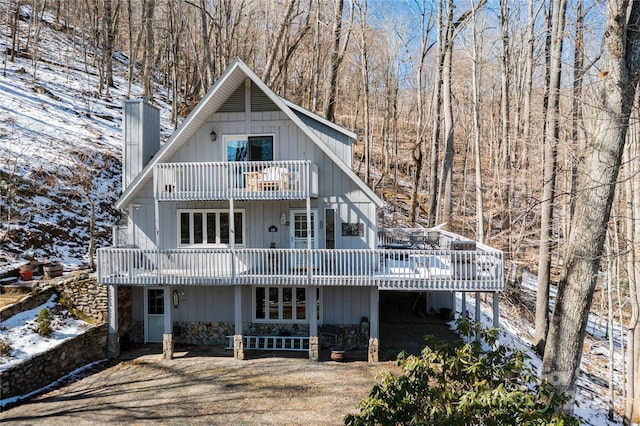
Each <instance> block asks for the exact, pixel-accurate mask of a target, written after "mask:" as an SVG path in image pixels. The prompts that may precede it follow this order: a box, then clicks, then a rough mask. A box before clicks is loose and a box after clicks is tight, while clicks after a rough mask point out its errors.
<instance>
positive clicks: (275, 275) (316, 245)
mask: <svg viewBox="0 0 640 426" xmlns="http://www.w3.org/2000/svg"><path fill="white" fill-rule="evenodd" d="M123 108H124V161H123V193H122V195H121V197H120V198H119V200H118V201H117V205H116V207H117V208H118V209H120V210H122V211H123V212H125V213H126V214H125V215H124V217H125V218H126V223H125V224H124V225H121V226H120V227H119V228H117V229H118V231H117V232H116V233H115V234H116V237H115V238H114V240H115V241H114V247H109V248H103V249H100V250H98V274H99V281H100V282H101V283H102V284H105V285H108V286H109V292H108V294H109V326H110V327H109V330H110V339H109V350H110V352H111V353H112V354H117V353H118V352H119V340H120V338H124V336H126V338H127V339H129V340H132V341H135V342H141V343H142V342H162V343H163V353H164V355H165V356H166V357H171V356H172V354H173V348H174V343H187V344H202V345H225V344H228V345H229V348H232V349H233V351H234V356H235V357H236V358H238V359H242V358H243V357H244V351H245V350H250V349H273V350H277V349H280V350H301V351H308V352H309V357H310V358H311V359H315V360H317V359H318V353H319V352H318V351H319V347H320V344H321V339H320V337H321V335H322V331H323V330H327V329H328V330H329V331H331V332H330V333H327V336H328V338H329V337H334V338H335V337H336V336H337V339H336V340H340V342H339V343H338V342H337V341H334V342H333V343H331V344H333V345H336V344H341V345H343V346H356V345H361V346H364V348H365V349H368V353H369V359H370V360H371V361H375V360H377V356H378V344H379V340H378V339H379V308H380V292H383V291H389V292H393V291H396V292H397V291H407V292H408V291H413V292H427V293H429V295H430V297H428V298H426V299H425V300H427V302H426V303H429V306H428V307H426V308H427V309H428V310H431V311H437V310H439V309H440V308H445V309H453V301H454V298H453V294H454V292H455V291H473V292H478V291H482V292H491V293H494V295H495V294H496V293H497V292H498V291H500V290H501V289H502V286H503V266H502V264H503V260H502V253H501V252H500V251H496V250H493V249H491V248H489V247H486V246H482V245H479V244H476V243H475V242H469V241H458V240H462V239H461V238H460V237H458V236H456V235H454V234H450V233H446V232H439V231H426V230H417V231H416V230H414V231H406V230H399V229H396V230H381V229H380V230H379V229H378V227H377V223H376V222H377V213H378V210H379V208H381V207H382V206H383V201H382V200H381V199H380V198H379V197H378V196H377V195H376V194H375V193H374V192H373V191H372V190H371V189H370V188H369V187H368V186H367V185H365V184H364V182H363V181H362V180H360V179H359V178H358V177H357V175H356V174H355V173H354V172H353V171H352V167H351V166H352V154H353V152H352V145H353V144H354V143H355V141H356V135H355V134H354V133H353V132H351V131H349V130H346V129H344V128H342V127H340V126H338V125H336V124H334V123H331V122H329V121H327V120H325V119H323V118H321V117H319V116H317V115H315V114H313V113H311V112H309V111H307V110H305V109H303V108H301V107H299V106H297V105H294V104H292V103H291V102H288V101H286V100H284V99H282V98H281V97H279V96H277V95H276V94H275V93H274V92H273V91H272V90H270V89H269V88H268V87H267V86H266V85H265V84H264V83H263V82H262V81H261V80H260V79H259V78H258V77H257V76H256V75H255V74H254V72H253V71H252V70H250V69H249V68H248V66H247V65H246V64H244V63H243V62H242V61H240V60H236V61H235V62H233V64H232V65H231V66H230V67H229V68H228V69H227V71H226V72H225V73H224V74H223V75H222V76H221V77H220V79H219V80H218V81H217V82H216V83H215V85H214V86H213V87H212V88H211V90H210V91H209V92H208V93H207V95H206V96H205V97H204V98H203V99H202V100H201V102H200V103H199V104H198V105H197V106H196V107H195V109H194V110H193V111H192V112H191V114H190V115H189V116H188V117H187V118H186V119H185V120H184V122H183V123H182V125H181V126H180V127H179V128H178V129H177V130H176V131H175V132H174V133H173V135H172V136H171V137H170V138H169V139H168V140H167V142H166V143H164V144H163V145H162V146H161V145H160V137H159V134H160V128H159V111H158V109H157V108H156V107H155V106H153V105H151V104H149V103H147V102H146V101H145V100H144V99H137V100H127V101H125V102H124V107H123ZM123 241H124V242H123ZM495 300H497V299H495ZM494 305H495V307H496V308H497V303H494ZM336 330H340V332H339V333H338V332H336Z"/></svg>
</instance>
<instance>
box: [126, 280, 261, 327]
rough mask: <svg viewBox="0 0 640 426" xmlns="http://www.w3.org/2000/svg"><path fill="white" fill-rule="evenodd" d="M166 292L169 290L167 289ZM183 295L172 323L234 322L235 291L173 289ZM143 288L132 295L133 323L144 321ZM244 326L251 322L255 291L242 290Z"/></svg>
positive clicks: (172, 288)
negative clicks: (253, 293)
mask: <svg viewBox="0 0 640 426" xmlns="http://www.w3.org/2000/svg"><path fill="white" fill-rule="evenodd" d="M165 289H166V287H165ZM170 290H171V291H173V290H177V291H178V292H179V294H180V303H179V304H178V307H177V308H175V307H173V306H172V308H171V309H172V311H171V315H172V320H173V322H231V323H232V322H234V320H235V317H234V315H235V314H234V311H233V310H234V289H233V287H231V286H215V287H207V286H182V287H171V288H170ZM145 297H146V292H145V288H144V287H134V288H133V289H132V291H131V301H132V306H131V308H132V319H133V321H144V315H145V312H144V298H145ZM241 309H242V322H243V323H247V324H248V323H250V322H251V321H252V313H253V311H252V309H253V308H252V287H249V286H243V287H242V307H241Z"/></svg>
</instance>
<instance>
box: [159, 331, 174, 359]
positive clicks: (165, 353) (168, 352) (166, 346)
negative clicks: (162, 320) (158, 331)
mask: <svg viewBox="0 0 640 426" xmlns="http://www.w3.org/2000/svg"><path fill="white" fill-rule="evenodd" d="M162 358H164V359H172V358H173V334H172V333H164V334H163V335H162Z"/></svg>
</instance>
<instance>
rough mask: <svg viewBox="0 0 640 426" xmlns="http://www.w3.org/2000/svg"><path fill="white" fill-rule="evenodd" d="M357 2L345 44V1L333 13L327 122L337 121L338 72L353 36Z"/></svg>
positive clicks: (338, 0)
mask: <svg viewBox="0 0 640 426" xmlns="http://www.w3.org/2000/svg"><path fill="white" fill-rule="evenodd" d="M354 4H355V2H351V10H350V12H349V25H348V27H347V31H346V33H345V35H344V43H342V46H341V45H340V42H341V39H342V14H343V12H344V0H337V1H336V4H335V8H334V13H333V31H332V34H333V43H332V45H331V59H329V78H328V84H327V93H326V99H325V104H324V111H323V114H322V115H323V116H324V118H326V119H327V120H331V121H333V120H335V113H336V93H337V87H338V85H337V81H338V70H339V69H340V64H341V63H342V60H343V59H344V54H345V51H346V49H347V46H348V45H349V37H350V35H351V25H352V21H353V7H354Z"/></svg>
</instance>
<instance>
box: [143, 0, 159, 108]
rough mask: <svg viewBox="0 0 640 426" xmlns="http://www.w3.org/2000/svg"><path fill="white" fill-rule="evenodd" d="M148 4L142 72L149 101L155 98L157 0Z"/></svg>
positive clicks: (145, 18)
mask: <svg viewBox="0 0 640 426" xmlns="http://www.w3.org/2000/svg"><path fill="white" fill-rule="evenodd" d="M145 1H146V5H145V8H144V30H145V36H144V67H143V72H142V94H143V96H146V97H147V98H148V99H149V101H151V100H153V87H152V85H151V82H152V80H153V70H154V61H153V58H154V56H153V54H154V52H155V49H154V38H153V12H154V10H155V5H156V0H145Z"/></svg>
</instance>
